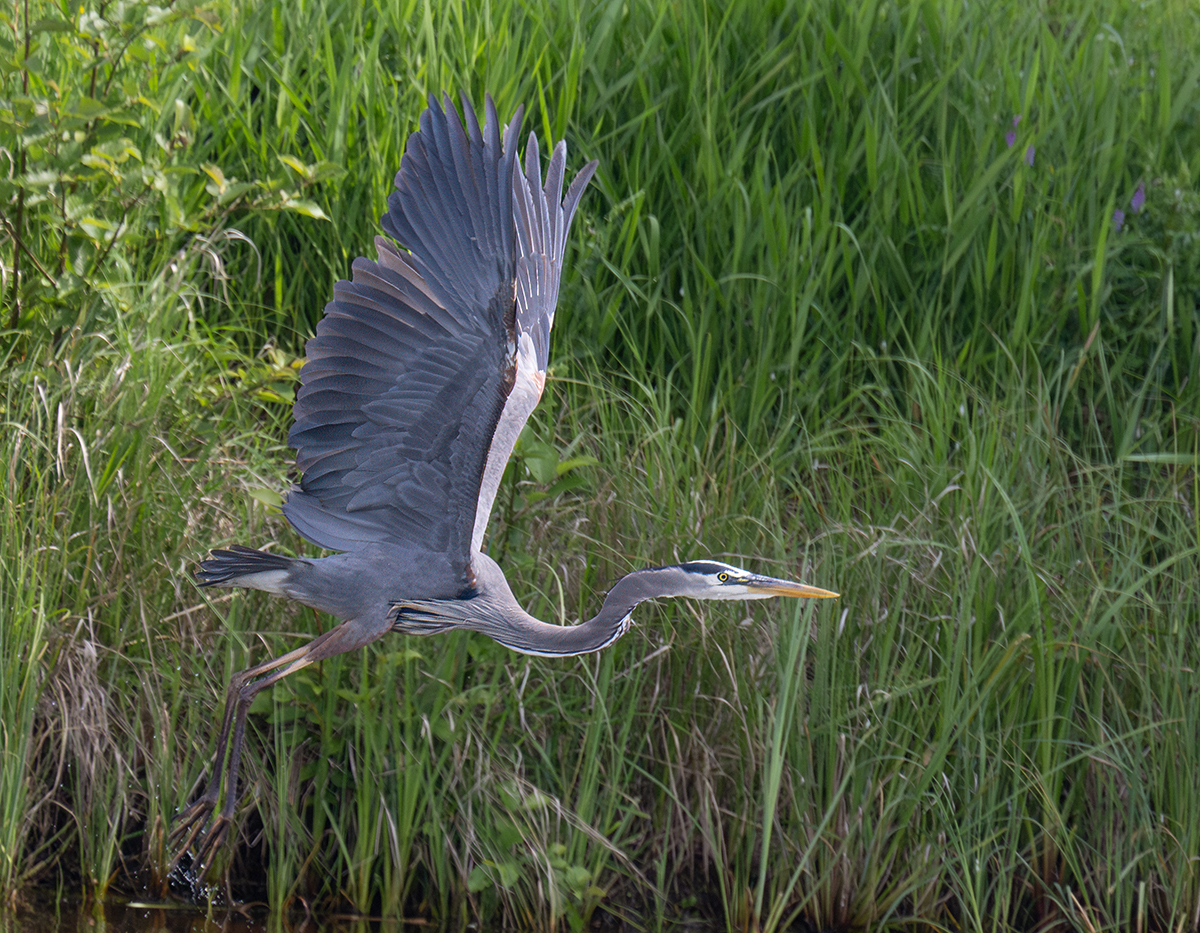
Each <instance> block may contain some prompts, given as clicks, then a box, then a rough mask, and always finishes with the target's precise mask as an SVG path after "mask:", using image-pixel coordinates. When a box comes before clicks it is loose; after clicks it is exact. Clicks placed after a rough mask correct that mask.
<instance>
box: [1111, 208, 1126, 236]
mask: <svg viewBox="0 0 1200 933" xmlns="http://www.w3.org/2000/svg"><path fill="white" fill-rule="evenodd" d="M1113 226H1114V227H1116V228H1117V232H1118V233H1120V232H1121V228H1122V227H1124V226H1125V212H1124V211H1123V210H1121V209H1120V208H1119V207H1118V208H1117V209H1116V210H1115V211H1113Z"/></svg>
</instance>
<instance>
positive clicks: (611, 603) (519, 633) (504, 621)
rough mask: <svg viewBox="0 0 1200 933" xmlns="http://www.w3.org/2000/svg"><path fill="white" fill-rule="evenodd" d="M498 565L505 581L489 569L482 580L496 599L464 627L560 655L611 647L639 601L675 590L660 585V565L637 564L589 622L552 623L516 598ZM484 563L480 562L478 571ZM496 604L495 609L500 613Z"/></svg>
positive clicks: (517, 647) (515, 646) (529, 650)
mask: <svg viewBox="0 0 1200 933" xmlns="http://www.w3.org/2000/svg"><path fill="white" fill-rule="evenodd" d="M492 567H495V572H496V574H498V575H499V581H497V580H496V579H495V577H494V575H493V574H492V573H486V574H485V575H486V576H487V577H489V578H490V579H487V580H486V581H485V580H481V581H480V582H481V583H482V584H484V585H486V586H487V587H488V590H489V595H490V596H491V597H492V599H489V600H488V601H487V603H486V609H485V612H484V613H481V614H476V613H474V612H472V613H471V618H469V619H464V620H463V622H462V627H463V628H469V629H472V630H474V631H477V632H482V633H483V634H485V635H488V636H490V637H491V638H494V639H495V640H496V641H498V642H500V644H502V645H504V646H505V647H506V648H511V649H512V650H513V651H519V652H521V653H522V654H536V655H540V656H542V657H551V658H558V657H571V656H574V655H578V654H588V653H590V652H592V651H599V650H600V649H601V648H607V647H608V646H609V645H611V644H612V643H613V642H615V641H616V640H617V639H618V638H620V637H621V636H622V635H624V634H625V633H626V632H627V631H629V626H630V625H631V624H632V623H631V621H630V613H631V612H632V611H633V609H634V607H635V606H636V605H637V604H638V603H640V602H644V601H645V600H647V599H651V598H653V597H655V596H670V595H673V594H671V593H669V592H663V590H662V588H661V586H659V587H656V586H654V583H655V577H656V576H657V575H658V573H659V571H658V569H657V568H654V569H649V570H635V571H634V572H633V573H630V574H627V575H626V576H624V577H622V578H621V579H620V580H618V581H617V582H616V583H615V584H614V585H613V588H612V589H611V590H609V591H608V596H607V597H605V600H604V605H603V606H601V607H600V611H599V612H598V613H596V615H595V616H593V617H592V618H590V619H588V620H587V621H586V622H581V623H580V624H579V625H551V624H549V623H547V622H542V621H540V620H539V619H535V618H534V617H533V616H531V615H530V614H529V613H527V612H526V611H525V610H524V609H522V608H521V607H520V606H519V605H518V604H517V601H516V599H514V598H513V595H512V591H511V590H510V589H509V588H508V582H507V581H506V580H505V579H504V575H503V573H502V572H501V571H500V568H499V567H498V566H496V565H495V564H494V563H492ZM482 569H483V568H481V567H479V566H478V564H477V565H476V572H477V573H478V572H479V571H480V570H482ZM497 583H499V586H497ZM492 610H495V612H494V614H493V611H492Z"/></svg>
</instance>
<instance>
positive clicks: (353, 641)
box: [184, 614, 391, 866]
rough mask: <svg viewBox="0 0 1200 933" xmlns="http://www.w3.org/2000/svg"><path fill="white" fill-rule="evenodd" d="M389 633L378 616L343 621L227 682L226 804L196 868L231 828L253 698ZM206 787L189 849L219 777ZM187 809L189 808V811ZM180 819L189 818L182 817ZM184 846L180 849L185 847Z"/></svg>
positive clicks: (224, 733)
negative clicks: (307, 641) (304, 671)
mask: <svg viewBox="0 0 1200 933" xmlns="http://www.w3.org/2000/svg"><path fill="white" fill-rule="evenodd" d="M390 629H391V621H390V620H388V619H387V618H386V616H385V615H382V614H381V617H380V620H379V621H378V622H377V623H369V622H368V621H367V620H364V619H353V620H351V621H349V622H343V623H342V624H341V625H338V626H335V627H334V628H332V629H330V630H329V631H328V632H325V633H324V634H323V635H319V636H318V637H317V638H314V639H313V640H312V641H310V642H309V643H308V644H307V645H304V646H303V647H302V648H297V649H296V650H295V651H292V652H289V653H288V654H285V655H283V656H282V657H278V658H275V659H274V660H273V661H268V662H267V663H265V664H260V665H259V666H258V667H253V668H250V669H249V670H247V671H243V672H242V673H241V674H238V675H235V676H234V678H233V680H232V681H230V684H229V696H228V699H227V701H226V707H225V717H224V718H225V722H224V723H223V725H222V729H221V740H222V741H226V740H228V739H229V729H230V723H231V722H232V728H233V736H232V740H231V741H230V746H231V747H230V750H229V769H228V771H227V772H226V776H225V804H224V806H223V807H222V808H221V812H220V813H219V814H218V815H217V818H216V820H215V821H214V822H213V825H212V827H211V828H210V829H209V831H208V833H207V835H206V836H205V837H204V842H203V843H201V845H200V849H199V851H198V852H197V853H196V858H195V863H194V864H196V865H201V866H202V865H204V864H206V863H207V862H208V859H209V857H210V856H211V855H212V853H213V852H214V851H215V850H216V849H217V847H218V846H219V845H220V844H221V842H222V841H223V840H224V838H225V835H226V833H227V832H228V830H229V825H230V824H231V823H232V822H233V811H234V805H235V804H236V803H237V779H238V771H239V769H240V766H241V759H242V743H243V741H244V740H245V737H246V716H247V714H248V713H249V712H250V704H251V703H253V702H254V698H255V697H256V696H257V695H258V694H259V693H260V692H261V691H262V690H265V689H266V688H267V687H270V686H271V685H272V684H275V683H278V682H279V681H280V680H282V679H283V678H284V677H287V676H288V675H289V674H294V673H295V672H296V671H299V670H302V669H303V668H306V667H308V666H309V665H310V664H315V663H316V662H318V661H323V660H325V659H326V658H331V657H334V656H335V655H339V654H344V653H345V652H347V651H353V650H354V649H355V648H361V647H362V646H363V645H366V644H369V643H370V642H373V641H375V640H376V639H377V638H380V637H381V636H383V635H384V634H386V633H387V632H388V631H389V630H390ZM262 675H265V676H262ZM209 785H210V786H209V788H206V789H205V796H204V797H201V799H200V800H198V801H197V802H196V803H197V804H200V803H204V804H205V809H204V811H203V812H204V816H205V820H204V821H201V822H200V823H199V824H198V825H197V826H196V827H195V829H194V830H193V831H192V832H191V833H189V834H188V837H187V846H190V845H191V843H192V841H193V840H194V838H195V836H196V833H197V831H198V830H199V828H200V827H202V826H203V825H204V822H205V821H206V820H207V816H208V814H209V813H211V812H212V809H213V807H214V806H215V805H216V801H217V796H218V793H219V788H220V780H219V777H217V778H216V779H215V782H214V781H210V782H209ZM210 791H211V798H212V799H211V801H207V800H205V798H206V797H208V796H209V793H210ZM193 806H195V805H193ZM191 809H192V808H189V811H190V810H191ZM184 815H185V816H187V814H186V813H185V814H184ZM187 846H184V848H186V847H187Z"/></svg>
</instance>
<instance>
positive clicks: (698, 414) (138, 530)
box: [0, 2, 1200, 930]
mask: <svg viewBox="0 0 1200 933" xmlns="http://www.w3.org/2000/svg"><path fill="white" fill-rule="evenodd" d="M67 14H69V15H70V17H72V18H69V19H64V18H63V17H64V15H66V14H64V12H63V11H62V10H59V9H58V8H57V7H55V6H52V5H46V4H31V9H30V13H29V29H28V33H27V32H26V20H25V14H24V12H23V10H17V11H16V14H15V15H16V18H15V20H14V19H13V18H12V17H13V15H14V14H13V12H12V11H8V12H6V13H4V14H3V16H5V17H8V18H7V19H5V20H4V21H5V23H6V25H8V26H9V27H10V29H9V32H6V35H11V36H15V37H16V38H15V40H14V41H13V42H10V43H9V44H8V45H6V46H5V47H4V54H5V55H6V56H8V57H9V59H10V60H11V62H12V63H13V64H12V67H11V68H10V70H9V71H8V72H7V76H6V77H5V78H4V81H5V82H6V83H5V90H4V92H3V96H4V102H3V105H4V108H6V109H3V112H2V113H0V121H2V122H0V126H2V127H3V132H4V133H5V134H6V136H5V139H6V142H5V143H4V146H5V147H6V148H5V152H6V153H9V155H8V158H9V164H10V165H11V166H12V167H13V169H12V171H11V172H10V173H9V175H8V176H7V178H6V180H4V181H3V183H2V184H3V197H4V204H5V208H4V210H5V224H6V226H5V231H6V238H5V239H4V241H3V244H2V246H3V258H4V263H5V270H6V275H5V278H4V280H3V289H4V291H3V299H4V304H3V309H2V310H3V315H4V319H5V323H7V324H9V325H10V327H9V329H8V330H7V331H6V332H5V341H6V348H7V351H6V354H7V355H6V356H5V358H4V370H5V378H4V380H2V383H0V384H2V386H3V388H2V389H0V392H2V395H0V405H2V406H3V414H4V421H5V430H4V432H3V437H2V438H0V444H3V447H4V451H3V453H4V456H3V458H2V459H0V465H3V467H4V469H5V490H6V494H5V496H4V498H3V506H2V508H3V514H2V515H0V538H2V543H3V546H2V548H0V560H2V562H3V563H2V566H0V570H2V574H3V575H2V578H0V579H2V580H3V583H2V584H0V618H3V625H2V626H0V673H2V676H3V689H2V690H0V702H2V703H3V708H2V709H0V721H2V723H3V731H2V737H3V748H2V749H0V887H2V888H3V890H4V891H5V892H8V893H9V896H10V898H15V897H19V892H20V891H21V890H23V889H25V888H26V887H28V886H30V885H35V884H42V885H59V886H62V887H67V888H82V889H84V890H86V891H89V892H92V893H94V894H96V895H105V894H113V893H120V892H138V893H142V892H145V891H149V892H151V893H160V892H162V891H165V890H166V889H167V880H166V879H165V877H164V872H165V867H166V863H167V853H166V852H165V834H166V832H167V831H168V828H169V821H170V819H171V817H172V815H173V814H174V813H175V812H176V811H177V810H178V809H179V808H180V807H181V806H182V805H183V804H184V803H185V802H187V801H188V800H189V799H191V798H192V796H194V793H195V788H194V785H193V782H194V781H195V779H196V778H197V776H198V775H200V774H201V773H202V771H203V770H204V768H205V766H206V763H207V761H208V756H209V755H211V752H212V747H213V743H214V741H215V731H216V729H215V724H214V719H215V718H216V715H217V712H216V710H217V708H218V707H219V703H220V699H221V695H222V691H223V689H224V684H225V683H226V682H227V680H228V678H229V676H230V674H231V673H232V672H234V671H236V670H239V669H241V668H243V667H246V666H248V665H249V664H250V663H252V662H257V661H260V660H263V659H265V658H267V657H268V656H271V655H273V654H277V653H280V652H282V651H283V650H286V649H288V648H291V647H295V646H296V645H298V644H299V643H300V639H301V638H302V637H304V635H306V634H311V633H315V632H316V631H318V630H320V629H321V628H322V627H323V626H326V625H328V624H329V620H328V619H322V618H319V617H317V616H316V614H314V613H312V612H311V611H309V610H307V609H303V608H300V607H295V606H288V605H283V604H280V603H279V602H277V601H271V600H269V599H266V598H260V596H258V595H249V596H243V595H240V594H239V595H235V596H224V597H219V598H216V599H214V600H212V601H211V602H210V601H208V599H207V596H208V594H207V593H204V594H202V593H201V592H200V591H198V590H196V589H195V588H194V587H193V586H192V584H191V583H190V581H189V572H190V568H191V567H192V566H193V565H194V561H195V560H196V559H197V558H199V557H200V556H202V555H203V553H204V552H205V550H206V548H208V547H210V546H214V545H221V544H227V543H230V542H238V543H246V544H258V545H261V544H264V543H266V542H268V541H276V542H278V544H279V546H280V548H281V549H283V550H285V551H299V550H302V549H304V548H305V545H304V544H303V542H301V541H300V540H299V539H298V538H297V537H296V536H295V535H294V534H293V533H292V532H290V531H289V530H288V529H287V527H286V525H285V524H284V523H283V521H282V519H281V518H280V515H279V513H278V510H277V509H276V508H274V504H276V503H277V502H278V498H277V496H278V493H279V492H280V491H281V490H283V489H285V488H286V484H287V482H288V479H289V462H290V454H289V451H288V450H287V448H286V444H285V438H286V431H287V425H288V419H289V404H290V403H289V400H290V398H291V393H292V392H293V391H294V387H295V376H296V371H297V370H296V365H295V364H296V363H297V362H298V357H299V355H300V354H301V353H302V340H303V338H304V336H305V335H306V334H307V333H308V332H310V330H311V327H312V325H313V323H314V322H315V320H316V319H317V316H318V315H319V313H320V309H321V307H322V306H323V304H324V302H325V301H326V300H327V297H328V295H329V294H330V289H331V283H332V282H333V281H334V280H335V279H336V278H338V277H342V276H345V275H346V273H347V271H348V267H349V261H350V259H351V258H352V257H353V256H355V255H360V254H367V253H368V252H369V251H370V249H371V246H370V238H371V237H372V236H373V235H374V233H375V229H376V220H377V217H378V215H379V213H380V212H381V210H382V207H383V204H384V200H385V197H386V193H387V190H388V187H389V185H390V178H391V176H392V174H393V173H394V172H395V169H396V166H397V165H398V163H399V158H400V154H401V152H402V150H403V145H404V141H405V139H406V137H407V134H408V133H409V132H411V130H412V129H413V127H414V125H415V118H416V116H417V114H418V113H419V111H420V110H421V108H422V107H423V106H424V99H425V94H426V92H427V91H429V90H438V91H440V90H441V89H442V88H450V89H455V88H459V87H463V88H467V89H468V91H469V93H470V94H471V95H472V97H473V98H474V99H475V100H476V101H478V100H480V99H481V98H482V95H483V91H484V90H485V89H489V90H491V91H492V92H493V93H494V94H495V95H496V97H497V101H498V104H499V107H500V110H501V111H502V112H503V113H507V112H509V111H510V110H511V109H512V107H513V106H514V105H515V104H516V103H517V102H519V101H524V102H526V103H527V104H528V105H529V107H530V112H529V116H528V117H527V123H526V126H527V127H530V128H533V129H535V130H536V131H537V132H538V133H539V134H542V135H543V136H544V135H546V134H550V135H553V136H554V137H555V138H557V137H560V136H565V137H566V138H567V139H568V142H569V145H570V146H571V162H572V165H573V166H578V165H580V164H582V163H583V162H584V161H585V160H586V159H588V158H593V157H594V158H598V159H600V161H601V170H600V174H599V175H598V176H597V182H596V183H595V184H594V187H593V190H592V191H591V192H590V193H589V194H588V196H587V197H586V198H585V200H584V203H583V205H582V208H581V213H580V219H579V222H578V223H577V226H576V231H575V234H574V236H573V241H574V245H573V247H572V256H571V264H570V266H569V269H568V273H567V276H566V277H565V279H564V283H563V288H562V294H561V301H560V312H559V316H558V319H557V327H556V342H555V349H554V365H553V368H552V372H551V380H550V383H549V386H548V389H547V393H546V397H545V398H544V400H543V403H542V406H541V407H540V408H539V410H538V411H537V412H536V413H535V415H534V417H533V419H532V421H531V425H530V427H529V429H528V431H527V433H526V434H525V435H524V436H523V438H522V442H521V444H520V446H519V448H518V457H517V458H516V460H515V462H514V464H512V465H511V466H510V470H509V473H508V474H507V475H506V478H505V484H504V487H503V489H502V492H501V494H500V495H499V496H498V497H497V511H496V514H495V515H494V517H493V522H492V525H491V529H490V534H489V540H488V548H489V551H490V553H491V554H492V555H493V556H495V557H496V558H497V559H498V560H500V561H501V563H502V564H503V565H504V566H505V567H506V568H507V570H508V572H509V577H510V581H511V582H512V584H513V588H514V592H516V593H517V595H518V597H519V598H520V599H521V601H522V603H523V604H524V605H525V606H526V608H527V609H529V611H531V612H533V613H534V614H535V615H539V616H540V617H542V618H547V619H555V620H562V621H575V620H576V619H579V618H586V617H588V616H590V615H591V614H592V613H593V612H594V611H595V609H596V607H597V606H598V604H599V601H600V599H601V597H602V594H603V591H604V590H605V588H606V587H607V586H608V585H610V584H611V582H612V581H613V580H614V579H615V578H616V577H618V576H619V575H620V574H621V573H623V572H625V571H627V570H629V569H632V568H634V567H638V566H644V565H648V564H655V563H664V562H673V561H676V560H679V559H687V558H692V557H701V556H708V555H712V556H716V557H725V558H727V559H730V560H732V561H733V562H736V563H743V564H745V565H747V566H749V567H751V568H752V569H760V570H764V571H767V572H774V573H777V574H780V575H795V576H796V577H798V578H801V579H805V580H808V581H810V582H813V583H816V584H818V585H822V586H828V587H831V588H833V589H836V590H838V591H840V592H841V593H842V594H843V595H842V598H841V599H840V600H839V601H838V602H836V603H833V604H824V605H821V606H815V607H796V606H794V605H793V606H785V605H782V604H776V603H754V604H747V605H745V606H736V605H731V606H726V607H722V606H719V605H717V606H714V605H705V606H703V607H699V606H689V605H686V604H682V603H663V604H662V605H659V606H645V607H643V608H642V609H641V610H639V612H638V614H637V619H638V621H639V625H638V627H636V628H635V629H634V630H633V631H632V632H631V633H630V634H629V635H627V636H626V637H625V638H624V639H623V640H622V641H621V642H619V643H618V644H617V645H615V646H614V647H613V648H612V649H610V650H608V651H606V652H603V653H601V654H599V655H596V656H591V657H585V658H580V659H576V660H572V661H550V660H544V659H538V658H526V657H520V656H516V655H514V654H512V653H510V652H508V651H506V650H505V649H502V648H500V647H499V646H498V645H496V644H494V643H492V642H490V641H487V640H485V639H482V638H476V637H470V636H454V637H448V638H439V639H403V638H400V637H394V638H391V639H389V640H386V641H385V642H384V643H383V644H381V645H377V646H373V647H372V648H371V649H368V650H366V651H364V652H362V653H360V654H355V655H351V656H346V657H342V658H338V659H335V660H333V661H331V662H327V663H325V664H323V665H321V666H320V668H319V669H312V670H305V671H303V672H301V673H300V674H298V675H296V676H294V677H292V678H289V679H288V680H285V681H284V682H282V683H281V684H280V685H278V686H277V687H276V688H274V689H273V690H272V691H271V693H270V695H269V696H266V697H264V698H263V699H261V700H260V701H259V703H258V704H257V705H256V706H255V708H254V710H253V715H252V717H251V732H250V735H249V738H248V741H247V753H246V754H247V759H246V761H245V764H244V768H243V773H244V780H245V795H244V797H243V800H242V804H241V808H240V811H239V821H238V835H237V837H236V839H235V841H234V845H233V846H231V847H230V850H229V851H228V852H227V853H226V854H225V855H224V857H223V861H222V862H220V863H219V864H218V865H216V866H214V868H213V870H212V872H210V874H209V877H208V879H207V884H208V887H205V886H204V885H203V884H199V883H198V884H197V886H196V887H195V888H194V889H193V890H192V891H191V892H179V891H178V890H177V892H176V893H189V894H191V895H193V896H196V897H198V898H199V899H201V900H205V899H212V900H216V901H220V900H222V899H224V898H226V897H232V898H233V899H235V900H260V901H265V902H267V903H269V904H270V905H271V906H272V907H273V908H279V909H283V908H286V909H299V908H300V907H301V905H310V906H313V907H316V908H317V909H320V910H327V909H330V908H333V907H337V908H338V909H341V910H350V911H354V912H361V913H371V914H382V915H386V916H401V915H403V916H407V917H418V918H427V919H429V920H432V921H435V922H438V923H456V924H461V923H464V922H467V921H469V920H472V919H476V918H483V919H485V920H486V921H487V922H492V923H498V922H500V921H502V920H503V921H507V922H509V923H512V924H514V925H521V926H536V927H538V928H548V927H549V926H551V925H558V926H561V927H570V928H578V927H580V926H581V925H583V924H587V923H589V922H591V921H596V920H612V921H614V922H615V919H619V918H625V919H630V920H634V921H636V922H637V923H638V924H641V925H645V926H648V927H652V928H658V927H662V926H664V925H669V924H671V923H673V922H676V921H680V920H689V919H697V918H700V919H704V920H707V921H710V922H712V923H714V924H717V925H725V926H729V927H736V928H759V929H786V928H787V927H788V926H789V925H791V924H793V923H795V922H796V921H803V922H806V923H811V924H814V925H816V926H819V927H836V928H850V927H858V926H868V925H869V926H888V925H900V924H904V923H907V922H913V921H920V922H922V923H932V924H937V925H941V926H955V927H965V928H971V929H983V928H987V929H1010V928H1011V929H1017V928H1022V929H1024V928H1030V927H1033V926H1050V925H1052V924H1058V923H1063V924H1068V925H1070V926H1073V927H1075V928H1079V929H1087V930H1100V929H1114V928H1137V929H1141V930H1157V929H1170V930H1178V929H1196V928H1197V927H1198V926H1200V906H1198V905H1200V868H1197V863H1196V862H1195V861H1194V858H1193V856H1194V854H1195V852H1196V851H1197V850H1198V849H1200V778H1198V777H1197V775H1198V774H1200V733H1198V732H1197V729H1198V725H1197V724H1198V723H1200V709H1198V706H1200V689H1198V688H1200V684H1198V683H1197V675H1196V673H1195V672H1196V669H1197V666H1198V662H1200V658H1198V657H1197V649H1196V646H1195V638H1194V632H1195V629H1196V626H1197V624H1198V623H1200V599H1198V598H1197V594H1196V579H1197V565H1198V563H1200V560H1198V555H1200V551H1198V548H1200V479H1198V474H1197V470H1196V465H1197V455H1198V452H1200V414H1198V412H1200V403H1198V399H1197V384H1198V380H1197V376H1198V375H1200V374H1198V372H1197V370H1198V366H1200V347H1198V345H1197V339H1198V336H1200V331H1198V330H1197V327H1198V324H1200V321H1198V318H1197V301H1198V299H1200V245H1198V244H1200V240H1198V239H1197V235H1196V234H1197V230H1198V229H1200V195H1198V193H1197V190H1196V185H1195V183H1194V182H1192V181H1191V179H1192V178H1194V177H1196V176H1197V172H1198V171H1200V158H1198V157H1197V155H1196V153H1200V98H1198V97H1197V90H1198V89H1197V81H1198V80H1200V69H1198V68H1197V66H1196V65H1195V61H1194V59H1195V56H1194V52H1193V51H1192V50H1194V49H1195V48H1196V47H1198V46H1200V23H1198V21H1197V18H1196V15H1195V14H1194V12H1193V11H1192V10H1191V9H1190V8H1189V7H1188V6H1186V5H1184V4H1177V5H1176V4H1170V3H1168V4H1164V5H1160V6H1157V7H1155V8H1153V10H1152V11H1147V10H1146V9H1145V8H1142V7H1135V6H1131V5H1125V4H1120V3H1109V2H1094V3H1089V2H1076V3H1071V4H1065V5H1061V4H1060V5H1056V6H1054V7H1052V8H1047V9H1043V10H1040V11H1035V10H1031V9H1029V8H1028V7H1027V6H1026V5H1024V4H1017V3H1013V4H1001V3H998V4H991V5H987V7H986V9H976V8H971V9H967V8H963V7H961V6H954V5H949V4H947V5H941V4H900V5H895V4H893V5H882V4H879V5H873V4H862V5H859V6H855V7H853V8H847V7H846V6H845V5H844V4H838V3H832V2H830V3H824V2H820V3H814V4H811V5H799V6H797V5H790V4H774V5H761V4H760V5H754V6H743V5H734V6H730V7H726V6H725V5H719V6H718V5H714V6H707V7H706V6H704V5H702V4H673V5H672V4H665V3H662V4H658V3H654V4H650V3H648V4H641V5H629V6H624V5H621V4H602V5H580V6H578V7H577V8H571V9H566V10H564V9H563V8H562V6H561V5H559V4H555V5H553V6H546V7H544V8H542V7H533V8H526V7H524V6H520V5H516V4H508V3H499V4H495V5H492V6H489V7H487V8H486V9H483V10H480V9H475V8H473V7H470V8H468V7H461V6H456V5H452V4H448V5H445V6H433V5H426V4H416V3H413V4H404V3H397V4H393V5H388V4H384V3H377V4H373V5H370V6H367V7H362V6H361V5H349V4H347V5H341V4H334V3H300V2H292V3H288V4H286V5H264V6H259V7H254V8H246V9H241V8H238V7H235V6H231V5H227V4H223V3H215V4H212V5H208V6H203V5H192V6H179V7H174V8H171V9H170V10H166V11H159V10H157V8H152V7H141V6H137V5H136V4H130V5H127V6H126V7H122V8H120V9H117V8H111V9H110V8H104V9H103V10H101V9H100V8H99V7H97V8H95V9H92V10H89V11H88V12H86V13H85V14H77V13H76V12H75V11H73V10H71V11H67ZM105 17H107V18H105ZM55 23H64V24H66V25H65V26H64V25H54V24H55ZM27 36H28V44H26V38H27ZM5 41H6V42H8V41H9V40H7V39H6V40H5ZM27 48H28V57H26V49H27ZM1018 117H1019V119H1018Z"/></svg>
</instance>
